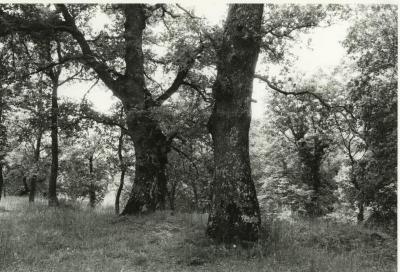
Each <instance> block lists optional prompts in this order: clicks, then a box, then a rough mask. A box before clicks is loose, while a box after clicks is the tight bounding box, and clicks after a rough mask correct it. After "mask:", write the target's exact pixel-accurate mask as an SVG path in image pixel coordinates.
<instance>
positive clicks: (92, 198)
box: [89, 155, 96, 208]
mask: <svg viewBox="0 0 400 272" xmlns="http://www.w3.org/2000/svg"><path fill="white" fill-rule="evenodd" d="M89 175H90V185H89V206H90V207H92V208H94V207H95V206H96V188H95V185H94V180H93V155H91V156H90V157H89Z"/></svg>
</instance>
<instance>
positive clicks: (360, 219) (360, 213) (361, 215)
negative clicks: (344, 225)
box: [357, 200, 364, 224]
mask: <svg viewBox="0 0 400 272" xmlns="http://www.w3.org/2000/svg"><path fill="white" fill-rule="evenodd" d="M357 206H358V213H357V223H358V224H361V223H362V222H364V202H363V201H362V200H360V201H359V202H358V204H357Z"/></svg>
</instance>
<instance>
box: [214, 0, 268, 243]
mask: <svg viewBox="0 0 400 272" xmlns="http://www.w3.org/2000/svg"><path fill="white" fill-rule="evenodd" d="M262 13H263V5H243V4H242V5H240V4H234V5H231V6H230V8H229V13H228V17H227V21H226V25H225V30H224V36H223V41H222V46H221V48H220V49H219V51H218V59H217V72H218V73H217V79H216V82H215V83H214V86H213V96H214V99H215V104H214V108H213V112H212V115H211V117H210V120H209V123H208V126H209V131H210V133H211V135H212V138H213V146H214V181H213V188H212V190H213V191H212V192H213V196H212V203H211V212H210V216H209V221H208V227H207V234H208V235H209V236H210V237H212V238H214V239H215V240H217V241H219V242H231V241H234V240H250V241H254V240H257V239H258V230H259V227H260V223H261V219H260V209H259V204H258V200H257V194H256V190H255V186H254V183H253V180H252V177H251V167H250V159H249V128H250V121H251V96H252V89H253V76H254V71H255V66H256V63H257V58H258V54H259V50H260V35H259V33H260V29H261V21H262Z"/></svg>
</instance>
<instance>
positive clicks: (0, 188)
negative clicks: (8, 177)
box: [0, 161, 4, 200]
mask: <svg viewBox="0 0 400 272" xmlns="http://www.w3.org/2000/svg"><path fill="white" fill-rule="evenodd" d="M3 184H4V178H3V163H2V162H1V161H0V200H1V195H2V193H3Z"/></svg>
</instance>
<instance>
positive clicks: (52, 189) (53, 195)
mask: <svg viewBox="0 0 400 272" xmlns="http://www.w3.org/2000/svg"><path fill="white" fill-rule="evenodd" d="M57 89H58V86H57V85H56V84H54V83H53V90H52V94H51V169H50V179H49V196H48V200H49V206H58V198H57V174H58V101H57Z"/></svg>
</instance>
